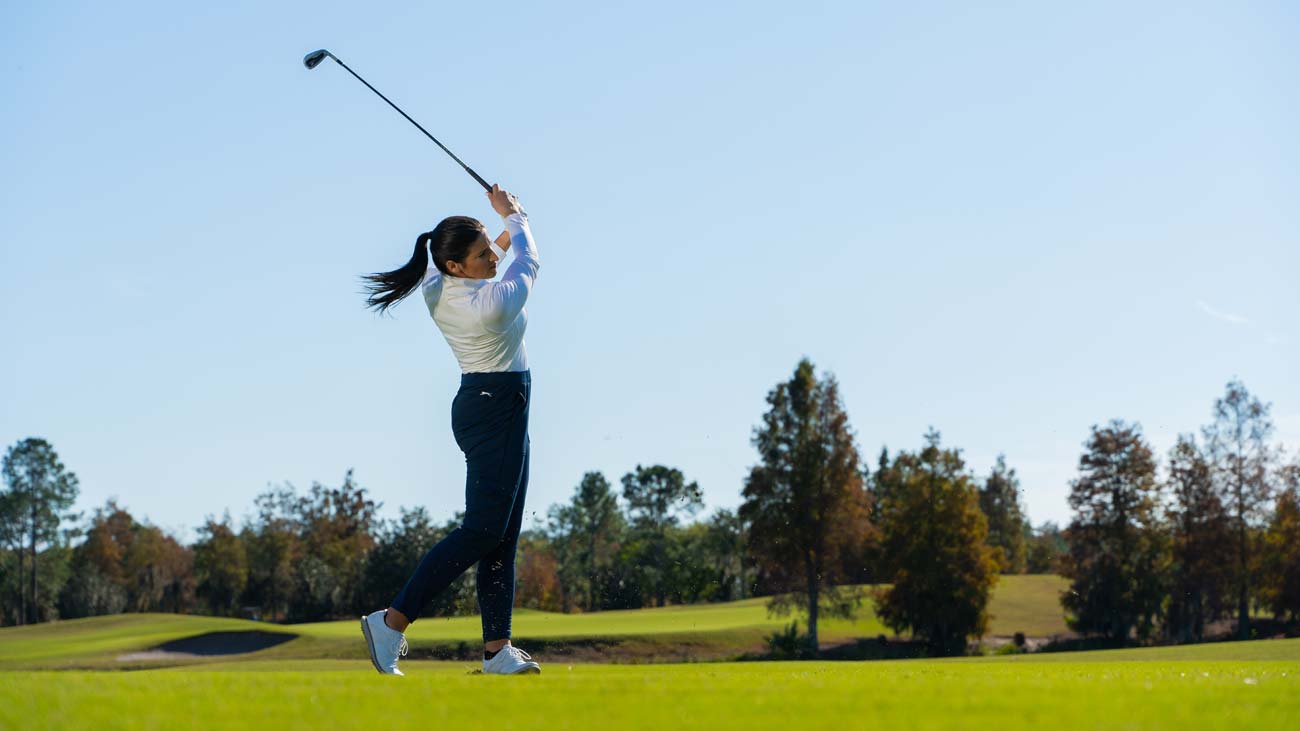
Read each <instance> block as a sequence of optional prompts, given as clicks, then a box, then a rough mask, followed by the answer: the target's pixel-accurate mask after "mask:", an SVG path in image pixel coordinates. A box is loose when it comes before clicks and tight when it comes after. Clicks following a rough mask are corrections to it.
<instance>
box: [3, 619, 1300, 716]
mask: <svg viewBox="0 0 1300 731" xmlns="http://www.w3.org/2000/svg"><path fill="white" fill-rule="evenodd" d="M1273 642H1276V641H1273ZM1247 644H1251V645H1259V644H1264V643H1247ZM342 662H343V661H320V663H313V664H312V665H311V666H310V667H306V668H304V667H303V666H301V665H299V669H298V670H296V671H271V672H214V671H213V670H212V669H210V668H209V669H204V670H198V671H196V670H192V669H168V670H151V671H141V672H134V673H88V672H79V671H74V672H63V673H55V672H21V673H15V672H3V673H0V728H23V729H34V730H38V729H85V728H93V729H174V728H204V729H218V730H219V729H235V728H249V727H254V726H256V727H259V728H273V729H312V730H313V731H315V730H317V729H322V728H329V729H371V728H377V727H378V728H386V729H408V728H409V729H420V730H422V731H423V730H426V729H430V728H475V727H487V726H495V725H499V726H513V725H518V726H521V727H526V728H529V729H538V730H542V731H545V730H546V729H573V728H610V729H620V730H622V729H654V730H655V731H663V730H664V729H677V728H690V729H696V728H707V729H710V730H711V731H726V730H727V729H745V730H746V731H749V730H752V729H757V728H798V729H816V728H834V729H844V728H867V729H872V728H894V729H939V728H944V729H994V730H997V731H1005V730H1006V729H1008V728H1010V727H1017V728H1038V727H1048V728H1051V729H1052V731H1071V730H1072V729H1098V728H1131V729H1144V730H1145V729H1178V730H1179V731H1185V730H1186V729H1234V730H1235V729H1252V730H1255V729H1292V728H1296V724H1297V723H1298V722H1300V662H1297V661H1294V660H1292V661H1289V662H1278V661H1262V660H1258V661H1238V662H1227V661H1195V660H1173V661H1164V662H1160V661H1156V662H1127V661H1112V662H1105V661H1101V662H1029V663H1025V662H980V661H972V660H959V661H953V662H934V661H924V660H907V661H893V662H871V663H852V662H842V663H829V662H807V663H729V664H728V663H717V664H714V663H697V664H679V665H572V666H569V665H563V664H555V663H552V664H548V665H546V666H545V670H544V671H543V673H542V675H539V676H525V677H492V676H481V675H469V674H467V673H466V670H467V668H468V667H469V665H468V664H459V665H458V664H456V663H409V664H408V666H407V668H406V670H407V673H408V675H407V676H406V677H403V678H394V677H385V676H380V675H378V674H376V673H374V672H373V671H372V670H370V669H369V668H368V664H367V663H366V662H364V661H356V662H351V663H348V664H347V665H346V668H345V669H338V668H339V667H340V665H341V663H342ZM264 664H265V663H264ZM237 669H238V670H243V669H246V668H239V667H237V666H232V667H227V668H226V670H237Z"/></svg>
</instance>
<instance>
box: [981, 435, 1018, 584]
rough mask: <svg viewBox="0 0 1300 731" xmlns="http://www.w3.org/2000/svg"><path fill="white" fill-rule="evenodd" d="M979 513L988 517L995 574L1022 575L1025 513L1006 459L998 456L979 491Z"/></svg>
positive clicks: (1013, 472) (989, 540) (1014, 474)
mask: <svg viewBox="0 0 1300 731" xmlns="http://www.w3.org/2000/svg"><path fill="white" fill-rule="evenodd" d="M979 502H980V510H982V511H984V516H985V517H986V518H988V523H989V537H988V543H989V545H990V546H993V548H994V549H996V550H995V553H994V557H995V558H996V559H997V562H998V571H1000V572H1001V573H1004V574H1023V573H1024V572H1025V563H1026V560H1027V557H1026V553H1025V526H1026V522H1025V517H1024V516H1025V511H1024V510H1022V509H1021V507H1020V480H1019V479H1017V478H1016V471H1015V470H1014V469H1009V468H1008V467H1007V460H1006V457H1005V456H1003V455H1001V454H999V455H998V461H997V463H996V464H994V465H993V469H992V471H990V472H989V476H988V478H987V479H985V480H984V485H983V486H982V487H981V488H980V491H979Z"/></svg>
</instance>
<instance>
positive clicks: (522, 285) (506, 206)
mask: <svg viewBox="0 0 1300 731" xmlns="http://www.w3.org/2000/svg"><path fill="white" fill-rule="evenodd" d="M494 193H496V194H497V195H494ZM502 194H504V195H502ZM488 197H489V198H491V199H492V207H493V208H495V209H497V212H498V213H501V214H502V217H503V218H504V219H505V225H506V231H507V232H509V234H510V246H511V248H513V249H514V251H515V258H514V261H512V262H510V266H509V267H507V268H506V273H505V275H504V276H503V277H501V281H499V282H496V283H494V284H493V285H492V286H491V287H490V288H489V291H488V292H487V293H486V294H487V297H486V300H485V308H484V312H483V324H484V326H486V327H487V328H488V329H489V330H496V331H502V330H505V329H506V328H507V327H510V323H512V322H514V321H515V318H516V317H518V316H519V313H520V311H522V310H523V309H524V303H525V302H527V301H528V294H529V292H531V291H532V288H533V282H534V281H536V279H537V270H538V269H539V268H540V266H541V262H540V261H539V260H538V258H537V246H536V244H534V242H533V233H532V231H531V230H529V228H528V214H526V213H524V212H523V210H521V209H520V208H519V205H518V203H519V202H518V200H517V199H515V197H514V196H512V195H510V194H509V193H506V192H505V191H502V190H500V189H499V188H497V186H495V185H494V186H492V192H490V193H488Z"/></svg>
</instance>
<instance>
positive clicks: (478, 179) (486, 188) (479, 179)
mask: <svg viewBox="0 0 1300 731" xmlns="http://www.w3.org/2000/svg"><path fill="white" fill-rule="evenodd" d="M462 167H464V168H465V172H467V173H469V174H470V175H472V176H474V179H475V180H477V181H478V184H479V185H481V186H483V190H486V191H487V192H489V193H491V192H492V186H490V185H488V184H487V181H486V180H484V179H483V178H480V177H479V176H478V173H476V172H474V171H473V170H470V169H469V166H468V165H463V166H462Z"/></svg>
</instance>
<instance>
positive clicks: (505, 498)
mask: <svg viewBox="0 0 1300 731" xmlns="http://www.w3.org/2000/svg"><path fill="white" fill-rule="evenodd" d="M487 196H488V200H490V201H491V202H492V208H493V209H495V210H496V212H497V213H498V214H500V215H501V218H502V219H503V220H504V222H505V228H506V230H505V231H504V232H502V234H501V235H500V236H499V237H497V240H496V241H495V242H493V241H492V240H490V239H489V238H488V235H487V229H486V228H485V227H484V226H483V224H482V223H480V222H478V221H477V220H475V219H473V218H468V217H466V216H451V217H449V218H445V219H443V220H442V222H441V223H439V224H438V225H437V226H436V227H435V228H434V229H433V230H432V231H429V232H428V233H422V234H420V237H419V238H418V239H416V242H415V254H414V255H413V256H412V257H411V260H410V261H409V262H407V263H406V266H403V267H402V268H401V269H397V270H395V271H391V272H385V273H382V274H371V275H368V276H366V277H365V279H366V280H368V281H369V282H370V284H369V285H367V286H368V289H369V291H370V298H369V300H368V305H369V306H371V307H377V308H378V309H379V311H380V312H384V311H386V310H387V308H388V307H391V306H392V305H394V304H396V303H397V302H398V301H399V300H401V299H402V298H403V297H405V296H406V295H408V294H409V293H410V292H411V291H412V290H414V289H415V286H416V285H417V284H419V285H421V288H422V289H423V291H424V301H425V304H427V305H428V306H429V314H430V315H432V316H433V321H434V322H435V323H437V325H438V329H439V330H441V331H442V335H443V337H445V338H446V339H447V343H448V344H449V345H451V350H452V352H453V353H455V354H456V360H457V361H458V362H459V363H460V370H461V377H460V390H459V391H457V392H456V397H455V398H454V399H453V400H452V402H451V428H452V433H453V434H454V435H455V437H456V444H457V446H459V447H460V449H461V451H462V452H464V453H465V464H466V474H465V521H464V523H462V524H461V525H460V526H459V527H457V528H456V529H455V530H453V531H452V532H451V533H450V534H448V535H447V537H446V538H444V539H442V540H441V541H439V542H438V544H437V545H436V546H434V547H433V548H430V549H429V552H428V553H426V554H425V555H424V558H423V559H422V560H421V561H420V565H419V566H418V567H416V569H415V573H414V574H412V575H411V578H410V579H408V580H407V582H406V586H405V587H403V588H402V591H401V592H400V593H399V594H398V595H397V597H396V598H395V599H393V602H392V605H391V606H389V607H388V608H387V609H380V610H379V611H376V612H372V613H371V614H368V615H366V616H364V617H362V618H361V632H362V634H364V635H365V638H366V645H367V646H368V647H369V649H370V660H371V661H372V662H373V663H374V664H375V669H376V670H378V671H379V672H381V673H386V674H390V675H401V674H402V671H400V670H398V669H397V660H398V658H399V657H400V656H402V655H405V654H406V648H407V645H406V635H405V634H403V633H404V632H405V631H406V627H407V626H408V625H409V624H410V623H411V622H414V621H415V620H416V619H417V618H418V617H419V616H420V610H421V609H423V608H424V607H425V606H426V605H427V604H428V603H429V600H430V599H432V598H433V596H434V595H436V594H437V593H438V592H441V591H442V590H443V589H446V588H447V586H448V585H450V584H451V582H452V581H454V580H455V579H456V577H458V576H460V575H461V574H462V573H463V572H464V571H465V570H466V569H468V568H469V567H470V565H472V564H474V563H476V562H477V563H478V606H479V611H480V612H481V613H482V616H483V642H484V643H485V648H484V651H483V672H485V673H498V674H503V675H510V674H515V673H540V672H541V670H542V669H541V666H540V665H538V664H537V663H536V662H533V661H532V658H531V657H530V656H529V655H528V653H526V652H524V651H523V650H520V649H518V648H516V647H514V646H512V645H511V644H510V615H511V609H512V607H513V606H514V598H515V545H516V543H518V540H519V527H520V525H521V524H522V523H523V517H524V493H525V491H526V488H527V487H528V404H529V402H530V401H531V400H532V379H531V376H530V374H529V371H528V356H527V355H526V354H525V352H524V327H525V326H526V325H527V320H528V317H527V314H526V313H525V312H524V302H525V301H526V300H527V299H528V292H529V291H530V290H531V289H532V287H533V282H534V281H535V280H536V279H537V269H538V266H539V263H538V260H537V248H536V247H535V246H534V245H533V235H532V232H530V231H529V230H528V215H527V214H526V213H524V211H523V209H521V208H520V206H519V199H517V198H516V197H515V196H513V195H511V194H510V193H508V192H506V191H504V190H501V189H500V188H499V187H498V186H495V185H494V186H492V190H491V191H489V192H488V194H487ZM510 248H513V249H514V251H515V259H514V261H513V262H512V263H511V264H510V266H509V268H507V269H506V273H505V276H503V277H502V278H501V281H499V282H491V281H488V280H489V279H491V278H492V277H493V276H495V275H496V272H497V262H498V261H500V260H501V259H502V258H503V257H504V256H505V253H506V249H510ZM430 257H431V258H432V260H433V261H432V263H433V266H429V258H430ZM435 267H436V268H435Z"/></svg>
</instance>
